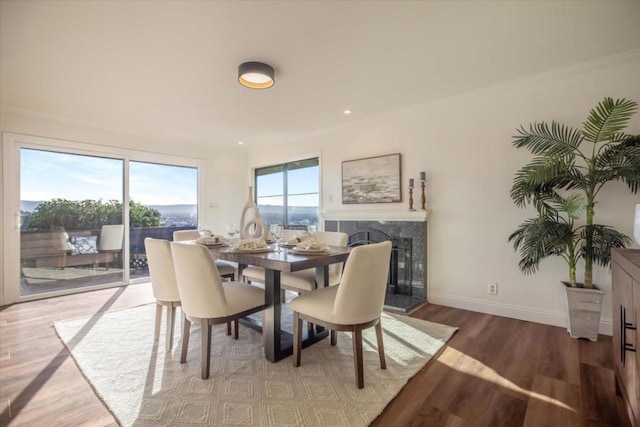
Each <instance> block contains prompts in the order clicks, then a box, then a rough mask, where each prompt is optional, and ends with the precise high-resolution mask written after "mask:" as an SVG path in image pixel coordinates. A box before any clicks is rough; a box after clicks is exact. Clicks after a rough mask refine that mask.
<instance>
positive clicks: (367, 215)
mask: <svg viewBox="0 0 640 427" xmlns="http://www.w3.org/2000/svg"><path fill="white" fill-rule="evenodd" d="M429 213H430V211H415V212H409V211H401V210H397V211H396V210H394V211H386V210H384V211H383V210H368V211H360V210H358V211H356V210H348V211H347V210H345V211H326V212H323V213H321V217H322V220H323V221H324V230H325V231H341V232H344V233H347V234H348V235H349V236H350V238H354V239H355V238H356V234H355V233H357V232H361V233H358V234H359V235H360V236H362V235H363V233H362V232H363V231H364V232H367V231H371V230H374V231H373V233H374V234H378V232H382V233H384V234H386V235H387V236H388V238H390V239H391V240H392V241H394V252H395V253H396V254H397V255H396V258H397V262H396V264H395V265H396V267H398V271H399V272H400V274H398V275H397V276H398V278H396V279H397V282H398V283H397V285H398V286H390V287H389V288H388V289H387V294H386V296H385V309H386V310H390V311H396V312H401V313H408V312H409V311H411V310H412V309H414V308H415V307H417V306H419V305H420V304H422V303H423V302H425V301H426V299H427V220H428V218H429ZM396 243H397V244H398V246H399V247H398V248H396ZM408 267H410V268H408ZM391 270H393V261H392V268H391ZM392 276H393V274H392ZM393 280H394V279H390V281H393ZM391 285H393V283H392V284H391Z"/></svg>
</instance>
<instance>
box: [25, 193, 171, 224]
mask: <svg viewBox="0 0 640 427" xmlns="http://www.w3.org/2000/svg"><path fill="white" fill-rule="evenodd" d="M129 217H130V221H129V224H130V226H131V227H157V226H159V225H160V220H161V218H162V215H161V214H160V212H159V211H158V210H157V209H152V208H148V207H146V206H143V205H142V204H140V203H137V202H135V201H133V200H131V201H130V202H129ZM121 223H122V203H120V202H119V201H117V200H109V201H107V202H103V201H102V200H78V201H74V200H67V199H52V200H48V201H46V202H42V203H40V204H39V205H38V206H37V207H36V208H35V209H34V211H33V212H31V214H30V215H29V217H28V219H27V220H26V221H25V225H27V228H28V229H29V230H50V229H51V228H53V227H59V226H62V227H64V228H65V229H67V230H81V229H88V230H90V229H96V228H100V227H101V226H102V225H107V224H121Z"/></svg>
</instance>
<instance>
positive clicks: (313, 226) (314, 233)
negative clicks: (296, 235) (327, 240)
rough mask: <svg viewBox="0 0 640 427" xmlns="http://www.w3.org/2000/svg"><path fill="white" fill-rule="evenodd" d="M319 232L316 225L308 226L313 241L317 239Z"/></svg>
mask: <svg viewBox="0 0 640 427" xmlns="http://www.w3.org/2000/svg"><path fill="white" fill-rule="evenodd" d="M317 231H318V227H317V226H316V225H308V226H307V233H309V237H310V238H312V239H315V238H316V232H317Z"/></svg>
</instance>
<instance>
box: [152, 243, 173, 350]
mask: <svg viewBox="0 0 640 427" xmlns="http://www.w3.org/2000/svg"><path fill="white" fill-rule="evenodd" d="M144 248H145V251H146V253H147V263H148V265H149V274H150V276H151V288H152V290H153V297H154V298H155V299H156V327H155V332H154V338H155V341H158V340H159V339H160V322H161V321H162V307H163V306H166V307H167V345H166V350H167V352H169V351H171V347H172V346H173V328H174V324H175V318H176V307H178V306H179V305H180V294H179V293H178V285H177V283H176V274H175V272H174V269H173V259H172V257H171V247H170V246H169V241H168V240H161V239H152V238H151V237H147V238H146V239H144Z"/></svg>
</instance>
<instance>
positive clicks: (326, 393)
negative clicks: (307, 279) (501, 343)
mask: <svg viewBox="0 0 640 427" xmlns="http://www.w3.org/2000/svg"><path fill="white" fill-rule="evenodd" d="M178 314H180V311H179V310H178ZM154 316H155V304H149V305H144V306H139V307H134V308H128V309H124V310H118V311H111V312H106V313H100V314H96V315H94V316H91V317H84V318H78V319H72V320H64V321H60V322H56V323H55V328H56V331H57V333H58V335H59V337H60V338H61V339H62V341H63V342H64V343H65V345H66V346H67V348H68V349H69V351H70V352H71V354H72V355H73V357H74V359H75V361H76V363H77V364H78V366H79V367H80V370H81V371H82V373H83V374H84V376H85V377H86V378H87V380H88V381H89V383H90V384H91V385H92V386H93V388H94V390H95V391H96V393H97V394H98V396H99V397H100V398H101V399H102V401H103V402H104V403H105V405H106V406H107V408H108V409H109V410H110V411H111V412H112V413H113V415H114V416H115V418H116V419H117V420H118V422H119V423H120V424H121V425H125V426H198V425H203V426H204V425H206V426H211V425H216V426H218V425H235V426H237V425H243V426H366V425H368V424H369V423H370V422H371V421H373V420H374V419H375V418H376V417H377V416H378V415H379V414H380V413H381V412H382V411H383V410H384V408H385V407H386V406H387V404H388V403H389V402H390V401H391V400H392V399H393V398H394V397H395V396H396V395H397V394H398V392H399V391H400V390H401V389H402V387H403V386H404V385H405V384H406V382H407V381H408V380H409V379H410V378H411V377H413V376H414V375H415V374H416V373H417V372H418V371H419V370H420V369H421V368H422V367H423V366H424V365H425V364H426V363H427V362H428V361H429V359H430V358H431V357H432V356H433V355H434V354H435V353H436V352H437V351H438V350H439V349H440V348H441V347H442V346H443V345H444V344H445V342H446V341H447V340H448V339H449V338H451V336H452V335H453V334H454V332H455V331H456V328H452V327H449V326H444V325H440V324H436V323H431V322H426V321H423V320H418V319H413V318H410V317H407V316H401V315H395V314H387V313H385V314H384V315H383V319H382V325H383V329H384V346H385V353H386V358H387V369H386V370H381V369H380V365H379V360H378V355H377V350H376V339H375V331H374V329H373V328H371V329H369V330H367V331H366V332H365V333H364V334H363V336H364V337H363V339H364V373H365V375H364V380H365V387H364V389H361V390H358V389H357V388H356V386H355V379H354V367H353V355H352V351H351V349H352V347H351V335H350V334H346V333H338V345H337V346H336V347H331V346H330V345H329V339H328V338H327V339H324V340H322V341H321V342H319V343H317V344H315V345H313V346H311V347H308V348H306V349H304V350H303V351H302V363H301V366H300V367H299V368H294V367H293V365H292V363H291V357H289V358H287V359H284V360H282V361H280V362H278V363H270V362H269V361H267V360H266V359H265V358H264V355H263V348H262V342H261V341H262V339H261V338H262V337H261V335H260V334H259V333H258V332H256V331H254V330H252V329H250V328H247V327H242V326H241V328H240V338H239V339H238V340H237V341H234V340H233V339H232V337H229V336H227V335H226V329H225V326H224V325H218V326H215V327H214V328H213V337H212V342H213V345H212V350H211V375H210V377H209V379H208V380H202V379H201V378H200V332H199V329H197V326H192V336H191V339H190V341H189V346H190V348H189V354H188V357H187V363H186V364H180V343H181V341H180V333H179V330H180V328H181V322H176V323H177V325H176V335H175V336H176V339H175V341H174V351H173V352H172V353H166V352H165V346H164V340H163V338H164V336H165V335H164V330H163V331H162V332H161V336H160V337H161V339H160V341H159V342H158V343H154V341H153V327H154ZM163 320H164V318H163ZM164 323H165V322H164V321H163V324H164ZM305 327H306V326H305Z"/></svg>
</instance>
